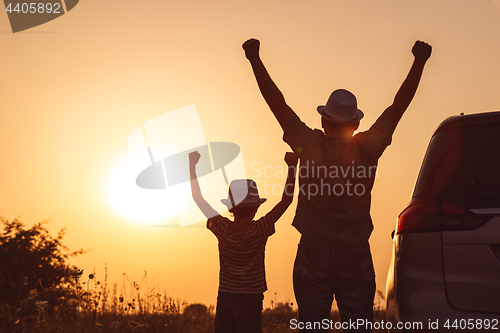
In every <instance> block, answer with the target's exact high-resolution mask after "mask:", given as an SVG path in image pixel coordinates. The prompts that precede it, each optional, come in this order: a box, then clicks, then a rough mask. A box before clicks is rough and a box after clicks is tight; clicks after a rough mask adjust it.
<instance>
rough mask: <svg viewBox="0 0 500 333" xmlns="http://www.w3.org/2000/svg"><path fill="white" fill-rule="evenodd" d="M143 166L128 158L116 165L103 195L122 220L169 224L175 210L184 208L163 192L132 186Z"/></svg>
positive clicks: (145, 223) (169, 193) (109, 176)
mask: <svg viewBox="0 0 500 333" xmlns="http://www.w3.org/2000/svg"><path fill="white" fill-rule="evenodd" d="M142 170H143V167H142V166H140V165H138V163H135V162H134V160H133V159H131V158H123V159H122V160H120V161H119V162H117V163H116V164H115V165H114V166H113V167H112V168H111V172H110V174H109V175H108V177H107V182H106V185H105V196H106V199H107V201H108V203H109V204H110V206H111V207H112V208H113V210H114V211H115V212H116V213H118V214H119V215H120V216H122V217H123V218H126V219H127V220H130V221H132V222H134V223H137V224H141V225H158V224H166V223H167V222H168V223H169V224H171V221H172V220H176V219H177V217H176V209H177V208H178V207H180V206H184V203H183V202H182V200H181V199H180V198H179V197H178V196H175V195H173V194H172V193H171V192H170V191H167V190H148V189H143V188H140V187H139V186H137V185H136V177H137V175H138V174H139V173H140V172H141V171H142Z"/></svg>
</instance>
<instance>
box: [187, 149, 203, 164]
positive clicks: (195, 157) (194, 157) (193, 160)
mask: <svg viewBox="0 0 500 333" xmlns="http://www.w3.org/2000/svg"><path fill="white" fill-rule="evenodd" d="M200 157H201V155H200V153H198V151H193V152H191V153H189V164H190V165H196V164H198V161H199V160H200Z"/></svg>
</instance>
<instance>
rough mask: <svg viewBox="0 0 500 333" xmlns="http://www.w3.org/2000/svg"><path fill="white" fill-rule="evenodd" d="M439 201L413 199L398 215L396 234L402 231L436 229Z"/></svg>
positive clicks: (437, 227) (437, 226) (438, 227)
mask: <svg viewBox="0 0 500 333" xmlns="http://www.w3.org/2000/svg"><path fill="white" fill-rule="evenodd" d="M438 230H440V226H439V201H438V200H432V199H423V200H422V199H413V200H412V202H411V203H410V205H409V206H408V207H406V209H405V210H404V211H403V212H402V213H401V214H399V217H398V234H399V233H404V232H426V231H438Z"/></svg>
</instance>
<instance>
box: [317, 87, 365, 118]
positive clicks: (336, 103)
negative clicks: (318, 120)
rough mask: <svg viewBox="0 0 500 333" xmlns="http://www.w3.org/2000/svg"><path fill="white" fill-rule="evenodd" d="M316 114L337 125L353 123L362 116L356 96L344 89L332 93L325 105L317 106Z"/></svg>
mask: <svg viewBox="0 0 500 333" xmlns="http://www.w3.org/2000/svg"><path fill="white" fill-rule="evenodd" d="M318 112H319V114H320V115H321V116H323V118H325V119H326V120H328V121H332V122H337V123H355V122H358V121H360V120H361V118H363V116H364V114H363V112H362V111H361V110H359V109H358V102H357V100H356V96H354V95H353V94H352V93H351V92H350V91H348V90H345V89H337V90H335V91H334V92H332V94H331V95H330V98H328V102H326V105H320V106H318Z"/></svg>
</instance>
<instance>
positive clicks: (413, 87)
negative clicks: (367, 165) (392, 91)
mask: <svg viewBox="0 0 500 333" xmlns="http://www.w3.org/2000/svg"><path fill="white" fill-rule="evenodd" d="M411 52H412V53H413V55H414V56H415V59H414V61H413V65H412V66H411V68H410V72H409V73H408V76H407V77H406V79H405V80H404V82H403V84H402V85H401V87H400V88H399V90H398V92H397V94H396V97H394V102H393V103H392V105H391V106H389V107H388V108H387V109H385V111H384V112H383V113H382V115H383V116H384V118H385V119H387V120H388V121H389V123H390V124H391V126H392V131H394V130H395V129H396V126H397V125H398V123H399V120H400V119H401V117H402V116H403V113H404V112H405V111H406V109H407V108H408V105H410V103H411V101H412V99H413V96H415V92H416V91H417V87H418V84H419V83H420V78H421V76H422V72H423V70H424V66H425V63H426V62H427V59H429V57H430V56H431V52H432V47H431V46H430V45H429V44H427V43H425V42H421V41H416V42H415V45H413V48H412V49H411Z"/></svg>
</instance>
